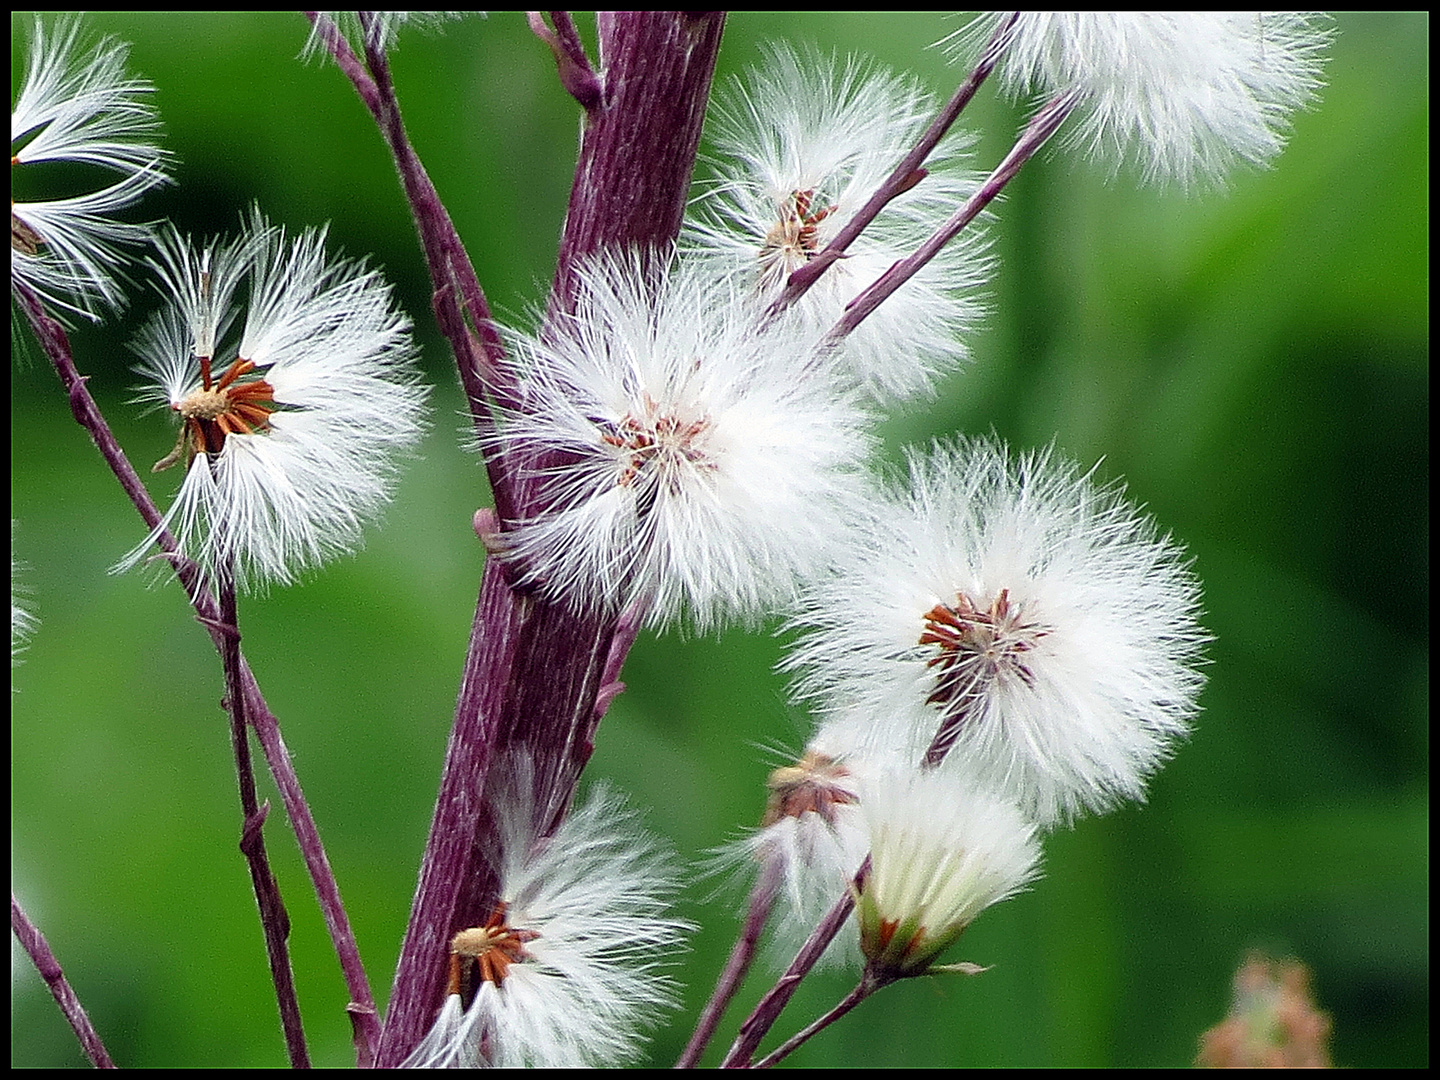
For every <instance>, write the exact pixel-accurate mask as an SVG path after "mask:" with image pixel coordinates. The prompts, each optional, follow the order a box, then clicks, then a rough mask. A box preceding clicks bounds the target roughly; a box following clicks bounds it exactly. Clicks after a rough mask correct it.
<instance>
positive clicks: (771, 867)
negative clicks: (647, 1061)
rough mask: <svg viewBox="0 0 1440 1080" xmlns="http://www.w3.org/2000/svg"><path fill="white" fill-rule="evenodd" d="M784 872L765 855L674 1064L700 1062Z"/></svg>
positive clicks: (756, 944)
mask: <svg viewBox="0 0 1440 1080" xmlns="http://www.w3.org/2000/svg"><path fill="white" fill-rule="evenodd" d="M783 873H784V867H783V866H782V865H781V862H780V860H779V859H778V858H776V857H775V856H774V855H767V856H766V858H765V861H764V863H763V864H762V865H761V867H760V873H759V874H758V875H757V876H756V878H755V886H754V888H752V889H751V890H750V902H749V904H748V905H747V907H746V912H745V922H744V924H743V925H742V926H741V927H740V934H739V936H738V937H736V939H735V945H734V947H733V948H732V949H731V950H730V958H729V959H728V960H726V961H725V970H724V971H722V972H721V973H720V978H719V980H718V981H717V982H716V984H715V990H714V992H713V993H712V994H711V995H710V1000H709V1001H707V1002H706V1003H705V1008H704V1009H702V1010H701V1012H700V1018H699V1019H698V1020H697V1021H696V1022H695V1033H694V1034H693V1035H691V1036H690V1041H689V1042H688V1043H686V1044H685V1051H684V1053H682V1054H681V1055H680V1057H679V1059H678V1060H677V1061H676V1062H675V1068H677V1069H693V1068H695V1067H696V1066H697V1065H699V1064H700V1055H701V1054H703V1053H704V1052H705V1047H706V1046H707V1045H709V1043H710V1039H711V1037H712V1036H713V1035H714V1034H715V1029H716V1028H717V1027H719V1026H720V1019H721V1017H723V1016H724V1015H725V1010H726V1009H727V1008H728V1007H729V1005H730V1002H731V1001H732V1000H733V999H734V997H735V994H736V993H737V992H738V991H739V989H740V984H741V983H742V982H744V981H745V975H746V973H747V972H748V971H749V970H750V965H751V963H752V962H753V961H754V959H755V951H756V949H757V948H758V947H759V945H760V935H761V934H762V933H764V931H765V924H766V923H767V922H768V921H769V920H770V912H771V910H772V909H773V908H774V906H775V894H776V892H777V891H778V890H779V888H780V880H781V877H782V876H783Z"/></svg>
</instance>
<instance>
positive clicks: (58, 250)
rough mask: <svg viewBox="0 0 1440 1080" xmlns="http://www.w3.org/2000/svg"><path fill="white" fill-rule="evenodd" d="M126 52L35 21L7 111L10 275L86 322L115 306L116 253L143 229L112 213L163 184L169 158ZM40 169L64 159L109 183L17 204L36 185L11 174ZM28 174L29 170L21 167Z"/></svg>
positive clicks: (76, 27)
mask: <svg viewBox="0 0 1440 1080" xmlns="http://www.w3.org/2000/svg"><path fill="white" fill-rule="evenodd" d="M127 52H128V47H127V46H125V45H123V44H121V43H119V42H117V41H114V40H113V39H110V38H106V39H105V40H103V41H101V42H100V43H99V44H98V45H97V46H95V47H94V48H92V49H88V50H82V48H81V46H80V24H79V21H78V20H76V19H69V20H62V21H61V22H60V23H59V24H57V25H56V26H55V27H54V28H53V29H51V30H48V31H47V30H46V28H45V24H44V23H43V22H41V21H39V20H38V19H37V20H36V22H35V28H34V34H33V36H32V38H31V40H30V51H29V56H28V59H27V61H26V68H25V78H24V81H23V82H22V83H21V86H20V93H19V95H18V96H17V97H16V99H15V102H14V104H13V105H12V106H11V109H10V165H11V170H12V176H11V192H12V194H11V200H10V275H11V279H12V281H13V282H17V283H24V284H25V285H27V286H28V287H29V288H31V289H33V290H34V291H35V292H36V293H37V294H38V295H40V296H41V297H43V298H44V299H45V300H46V301H48V302H49V303H51V304H54V305H56V306H58V307H62V308H65V309H68V310H70V311H73V312H76V313H78V314H81V315H85V316H87V317H89V318H92V319H98V318H99V315H100V309H101V308H102V307H112V308H113V307H118V306H119V305H120V304H121V302H122V300H123V294H122V291H121V288H120V285H119V284H118V283H117V281H116V276H117V273H118V271H119V270H120V268H121V266H122V265H123V263H124V261H125V255H124V252H123V251H122V248H123V247H124V246H125V245H128V244H140V243H143V242H145V240H146V239H148V237H149V230H148V229H146V228H145V227H143V226H140V225H133V224H128V223H126V222H123V221H117V220H116V219H115V214H116V213H117V212H118V211H120V210H123V209H124V208H126V207H127V206H130V205H132V204H133V203H135V202H137V201H138V200H139V199H140V198H141V196H143V195H144V194H145V193H146V192H147V191H149V190H150V189H151V188H153V187H156V186H158V185H160V184H164V183H167V182H168V177H167V176H166V174H165V164H166V159H167V155H166V153H165V151H163V150H161V149H160V148H159V147H158V146H156V145H155V143H154V138H155V136H156V134H157V133H158V131H159V122H158V121H157V119H156V116H155V110H154V108H153V107H152V106H151V104H150V102H149V100H148V98H149V94H150V92H151V90H152V89H153V87H152V86H151V85H150V84H149V83H148V82H145V81H144V80H143V79H136V78H132V77H131V76H129V75H127V74H126V72H125V59H126V55H127ZM45 162H51V163H55V162H68V163H71V164H73V165H78V166H80V167H81V168H82V169H83V170H88V171H94V172H95V173H97V174H99V175H103V176H105V177H106V178H107V179H109V178H110V177H111V174H116V173H118V174H119V179H116V180H113V181H111V182H109V183H106V184H104V185H103V186H100V187H99V188H98V190H90V191H85V192H83V193H82V194H77V195H71V196H67V197H64V198H53V199H30V198H28V197H22V198H16V195H15V193H16V191H17V190H23V191H25V192H27V193H28V192H30V191H33V190H36V189H37V187H38V181H37V180H36V179H35V178H34V177H31V176H26V177H25V178H24V179H23V181H22V183H21V184H19V185H17V184H16V181H17V180H20V179H21V177H20V173H19V172H18V171H17V170H19V169H21V167H24V166H35V165H39V164H41V163H45ZM27 171H29V170H27Z"/></svg>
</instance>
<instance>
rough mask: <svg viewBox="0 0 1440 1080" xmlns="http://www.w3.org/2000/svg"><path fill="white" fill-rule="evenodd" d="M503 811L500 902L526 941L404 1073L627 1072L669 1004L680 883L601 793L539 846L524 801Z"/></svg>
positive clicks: (445, 1015)
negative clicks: (670, 913) (488, 1068)
mask: <svg viewBox="0 0 1440 1080" xmlns="http://www.w3.org/2000/svg"><path fill="white" fill-rule="evenodd" d="M525 786H526V785H524V784H521V785H518V787H521V788H523V787H525ZM504 802H505V804H506V805H505V806H504V807H503V808H502V809H501V811H500V812H501V814H502V819H503V821H504V823H505V826H506V827H505V832H504V836H503V839H502V843H503V848H504V852H503V856H502V857H501V860H500V882H501V893H500V898H501V900H502V901H503V902H504V903H505V904H506V909H505V921H506V923H507V924H508V925H509V926H510V927H511V928H514V929H519V930H524V931H527V932H528V935H533V937H531V938H530V940H528V941H526V943H525V945H524V955H523V956H522V958H521V959H519V960H517V961H515V962H513V963H510V964H509V966H508V967H507V968H506V971H505V977H504V979H503V980H502V981H501V982H499V983H498V984H497V983H494V982H488V981H484V980H480V981H479V984H478V989H477V991H476V993H475V996H474V998H473V1000H472V1001H471V1002H470V1003H469V1005H468V1007H467V1006H466V1005H465V1004H464V1003H463V1002H462V1000H461V997H460V995H458V994H452V995H451V996H450V997H449V998H448V999H447V1001H446V1002H445V1005H444V1007H443V1008H442V1010H441V1013H440V1015H439V1016H438V1017H437V1019H436V1021H435V1024H434V1025H433V1026H432V1028H431V1030H430V1032H429V1033H428V1034H427V1035H426V1037H425V1039H424V1040H423V1041H422V1042H421V1043H420V1045H419V1046H418V1047H417V1048H416V1049H415V1051H414V1052H413V1053H412V1054H411V1055H410V1057H409V1059H407V1061H406V1063H405V1064H406V1065H407V1066H408V1067H412V1068H443V1067H473V1066H476V1065H492V1066H499V1067H512V1068H583V1067H591V1068H597V1067H614V1066H617V1065H623V1064H626V1063H628V1062H630V1061H633V1060H634V1058H635V1057H636V1055H637V1054H638V1053H639V1051H640V1049H641V1047H642V1046H643V1042H644V1037H645V1034H646V1032H647V1031H648V1030H649V1029H650V1028H652V1027H654V1026H655V1025H656V1024H658V1023H659V1022H660V1020H661V1019H662V1017H663V1014H664V1013H665V1012H666V1011H668V1010H669V1009H671V1008H673V1007H674V1005H675V1003H676V1002H675V985H674V983H673V981H672V980H671V979H670V978H669V976H668V975H667V974H666V970H665V968H666V965H667V964H668V963H669V962H670V960H671V959H672V958H673V956H674V954H675V953H676V952H677V951H678V950H679V949H680V948H681V946H682V943H683V937H684V934H685V933H686V932H687V931H688V930H689V929H690V927H689V925H688V924H686V923H684V922H683V921H680V920H677V919H673V918H668V917H667V916H666V915H665V912H666V910H667V909H668V906H669V903H670V900H671V898H672V897H673V895H674V893H675V891H676V884H677V882H676V874H675V872H674V870H673V868H672V867H671V866H670V865H669V862H668V859H667V858H666V857H665V856H664V855H663V853H662V852H661V851H660V849H659V848H658V847H657V845H656V843H655V842H654V840H652V839H651V838H649V837H647V836H646V835H645V834H644V833H643V832H642V831H641V830H640V829H639V826H638V822H637V819H636V816H635V815H634V814H633V813H632V812H629V811H627V810H625V809H624V807H623V805H622V804H621V802H620V800H619V799H618V798H617V797H615V796H613V795H611V794H608V793H606V792H604V791H603V790H600V791H596V792H594V793H592V795H591V797H590V799H589V800H588V801H587V802H586V803H585V804H584V805H583V806H582V807H580V808H579V809H577V810H575V811H573V812H572V813H571V814H570V816H569V817H568V818H567V819H566V820H565V822H564V823H563V824H562V825H561V826H560V828H559V830H558V831H557V832H556V833H555V834H554V835H553V836H551V837H549V838H548V839H543V840H538V841H537V839H536V835H535V829H534V827H533V826H532V824H531V821H532V820H533V813H532V808H531V806H530V805H529V803H530V800H529V797H528V795H526V794H523V793H521V792H520V791H518V790H517V791H516V792H513V793H512V794H511V795H507V796H506V797H505V799H504ZM528 935H527V936H528ZM482 1040H483V1048H482Z"/></svg>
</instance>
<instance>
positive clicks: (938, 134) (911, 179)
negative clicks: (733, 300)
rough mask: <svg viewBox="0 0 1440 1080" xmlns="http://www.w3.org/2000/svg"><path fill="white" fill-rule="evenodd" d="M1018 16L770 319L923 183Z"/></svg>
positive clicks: (801, 273) (779, 300) (796, 277)
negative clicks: (931, 161)
mask: <svg viewBox="0 0 1440 1080" xmlns="http://www.w3.org/2000/svg"><path fill="white" fill-rule="evenodd" d="M1019 17H1020V15H1019V12H1015V13H1014V14H1012V15H1010V16H1009V17H1007V18H1006V19H1005V20H1004V21H1003V22H1002V23H1001V24H1000V25H999V26H998V27H996V29H995V32H994V33H993V34H992V35H991V36H990V41H989V43H988V44H987V45H986V46H985V50H984V52H983V53H981V56H980V61H979V62H978V63H977V64H976V65H975V69H974V70H973V71H971V72H970V75H969V76H968V77H967V78H966V79H965V81H964V82H963V83H961V84H960V86H959V88H958V89H957V90H956V91H955V94H954V96H953V97H951V98H950V100H949V101H948V102H946V103H945V107H944V108H942V109H941V110H940V112H939V114H938V115H937V116H936V117H935V119H934V120H932V121H931V122H930V126H929V127H928V128H926V129H925V134H924V135H922V136H920V141H919V142H918V143H916V144H915V147H914V149H912V150H911V151H910V152H909V153H908V154H906V155H905V158H904V160H902V161H901V162H900V164H899V165H897V166H895V171H894V172H892V173H891V174H890V175H889V176H888V177H887V178H886V180H885V182H884V183H883V184H881V185H880V186H879V187H878V188H877V189H876V190H875V194H873V195H871V196H870V199H869V201H868V202H866V204H865V205H864V206H862V207H861V208H860V209H859V211H857V212H856V214H855V216H854V217H852V218H851V219H850V220H849V221H847V222H846V223H845V227H844V228H842V229H841V230H840V231H839V232H838V233H836V234H835V236H834V237H833V238H831V240H830V242H829V243H828V244H826V245H825V248H824V250H823V251H821V252H819V254H817V255H816V256H815V258H813V259H811V260H810V261H809V262H807V263H806V264H805V265H804V266H802V267H800V269H798V270H796V271H795V272H794V273H793V274H791V275H790V280H789V281H788V282H786V284H785V289H784V291H783V292H781V294H780V295H779V296H778V297H776V298H775V302H774V303H773V304H772V305H771V307H770V311H771V313H772V314H778V313H780V312H781V311H784V310H785V309H786V308H788V307H789V306H790V305H791V304H793V303H795V301H796V300H799V299H800V297H802V296H804V295H805V293H806V292H807V291H808V290H809V288H810V286H811V285H813V284H815V282H816V281H817V280H819V278H820V275H821V274H823V273H824V272H825V271H826V270H827V269H829V268H830V267H831V266H832V265H834V264H835V262H836V261H838V260H839V259H840V258H841V257H842V256H843V255H844V254H845V251H846V249H848V248H849V247H850V245H851V244H852V243H853V242H854V241H855V238H856V237H858V236H859V235H860V234H861V233H862V232H863V231H864V230H865V228H866V226H868V225H869V224H870V223H871V222H872V221H874V220H875V219H876V218H877V217H878V216H879V215H880V211H881V210H884V209H885V207H886V206H888V205H889V204H890V202H891V200H893V199H895V198H896V197H898V196H900V195H903V194H904V193H905V192H907V191H909V190H910V189H911V188H912V187H914V186H915V185H916V184H917V183H919V182H920V181H921V180H923V179H924V178H925V170H924V169H922V168H921V165H923V164H924V162H925V159H926V158H927V157H929V156H930V151H932V150H934V149H935V147H936V146H938V145H939V143H940V140H941V139H942V138H944V137H945V133H946V132H947V131H949V130H950V126H951V125H952V124H954V123H955V120H956V119H957V118H958V117H959V116H960V114H961V112H963V111H964V109H965V106H966V105H968V104H970V99H971V98H973V97H974V96H975V92H976V91H977V90H979V89H980V85H981V83H983V82H984V81H985V80H986V78H988V77H989V75H990V72H991V71H993V70H994V68H995V65H996V64H997V63H998V62H999V61H1000V57H1001V56H1002V55H1003V53H1004V51H1005V46H1006V45H1007V44H1009V35H1010V29H1011V27H1012V26H1014V25H1015V20H1016V19H1018V18H1019Z"/></svg>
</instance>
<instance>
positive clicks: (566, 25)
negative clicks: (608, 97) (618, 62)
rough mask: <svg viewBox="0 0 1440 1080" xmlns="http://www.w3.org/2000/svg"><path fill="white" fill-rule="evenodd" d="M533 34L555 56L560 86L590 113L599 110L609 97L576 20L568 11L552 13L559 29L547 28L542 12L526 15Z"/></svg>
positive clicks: (532, 12)
mask: <svg viewBox="0 0 1440 1080" xmlns="http://www.w3.org/2000/svg"><path fill="white" fill-rule="evenodd" d="M525 18H526V20H527V21H528V22H529V24H530V29H531V31H533V32H534V34H535V36H536V37H538V38H539V39H540V40H541V41H543V42H545V44H546V45H548V46H550V51H551V52H552V53H554V54H555V68H556V71H557V72H558V73H559V75H560V85H561V86H563V87H564V88H565V92H566V93H568V94H569V95H570V96H571V97H573V98H574V99H575V100H576V101H577V102H579V103H580V107H581V108H582V109H584V110H585V111H586V112H587V113H588V112H590V111H591V110H593V109H595V108H597V107H598V106H599V105H600V103H601V100H602V99H603V98H604V96H605V88H604V86H603V85H602V84H601V82H600V77H599V76H598V75H596V74H595V69H594V68H593V67H591V66H590V58H589V57H588V56H586V55H585V45H584V43H583V42H582V41H581V40H580V32H579V31H578V30H576V29H575V20H573V19H571V18H570V13H569V12H568V11H552V12H550V21H551V22H552V23H554V24H555V29H554V30H551V29H550V27H548V26H546V25H545V16H544V15H543V14H542V13H541V12H538V11H529V12H526V13H525Z"/></svg>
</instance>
